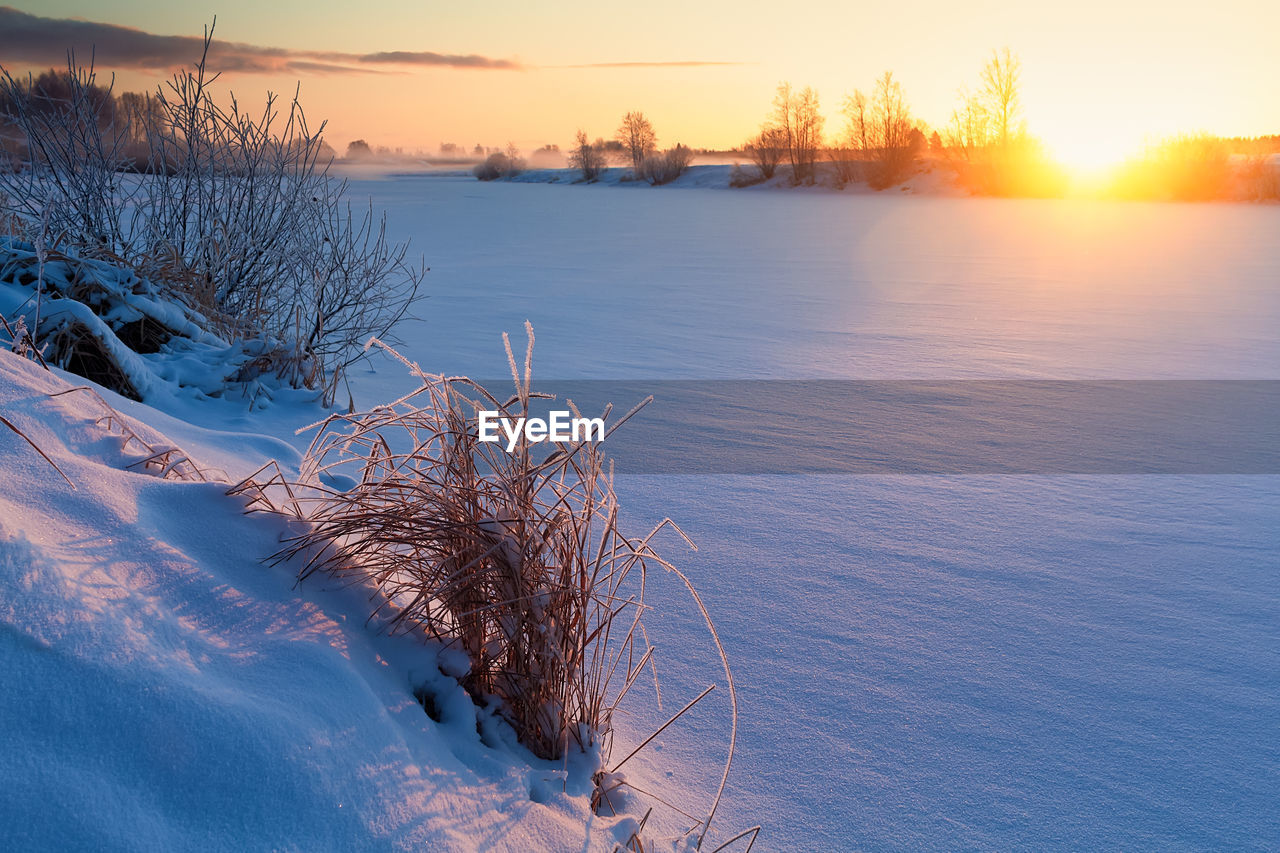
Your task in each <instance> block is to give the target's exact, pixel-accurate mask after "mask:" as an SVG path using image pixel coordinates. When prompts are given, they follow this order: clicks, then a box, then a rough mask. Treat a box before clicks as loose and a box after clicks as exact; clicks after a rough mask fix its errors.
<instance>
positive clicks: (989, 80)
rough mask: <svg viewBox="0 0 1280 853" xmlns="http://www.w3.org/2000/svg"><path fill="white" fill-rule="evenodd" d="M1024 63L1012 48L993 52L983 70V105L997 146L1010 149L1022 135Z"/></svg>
mask: <svg viewBox="0 0 1280 853" xmlns="http://www.w3.org/2000/svg"><path fill="white" fill-rule="evenodd" d="M1021 82H1022V61H1021V60H1019V59H1018V57H1017V56H1015V55H1014V54H1013V52H1012V51H1011V50H1009V48H1007V47H1006V48H1005V49H1004V50H1003V51H992V52H991V59H989V60H988V61H987V64H986V65H985V66H984V67H983V69H982V102H983V105H984V106H985V107H986V110H987V112H988V114H989V115H990V117H991V125H992V133H993V135H994V136H995V142H996V143H997V144H999V145H1000V146H1001V147H1004V146H1007V145H1008V144H1009V143H1010V142H1012V141H1013V139H1014V138H1015V137H1016V136H1018V135H1019V134H1020V132H1021V126H1020V117H1021V114H1022V99H1021Z"/></svg>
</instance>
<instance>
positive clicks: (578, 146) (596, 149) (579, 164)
mask: <svg viewBox="0 0 1280 853" xmlns="http://www.w3.org/2000/svg"><path fill="white" fill-rule="evenodd" d="M569 166H570V168H573V169H577V170H578V171H579V172H581V173H582V180H584V181H587V182H588V183H590V182H592V181H596V180H599V178H600V175H601V174H602V173H603V172H604V170H605V169H606V168H607V166H608V163H607V161H606V157H605V148H604V145H603V143H602V142H601V141H597V142H596V143H592V142H591V141H589V140H588V139H587V134H586V133H584V132H583V131H581V130H579V131H578V132H577V134H576V135H575V136H574V144H573V149H572V150H571V151H570V152H569Z"/></svg>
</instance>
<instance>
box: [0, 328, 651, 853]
mask: <svg viewBox="0 0 1280 853" xmlns="http://www.w3.org/2000/svg"><path fill="white" fill-rule="evenodd" d="M70 379H71V380H72V381H71V382H69V381H68V379H67V378H66V377H65V375H64V374H61V373H60V372H48V371H45V370H43V369H42V368H40V367H39V366H38V365H36V364H35V363H33V362H30V361H26V360H24V359H22V358H19V357H18V356H16V355H13V354H11V353H8V352H3V351H0V413H3V414H4V416H5V417H6V418H8V419H9V420H10V421H12V422H13V423H14V426H15V427H17V428H18V429H20V430H21V431H22V432H23V433H24V434H25V435H26V436H27V437H28V438H29V439H30V440H31V441H32V442H34V443H35V444H36V445H37V446H39V447H40V448H41V449H42V450H43V451H44V453H46V454H47V455H48V456H49V458H50V459H51V460H52V462H54V463H56V465H57V466H58V468H60V469H61V470H62V471H64V472H65V473H66V476H67V477H68V478H69V479H70V481H71V483H73V484H74V488H73V487H72V486H69V485H68V484H67V483H66V482H64V481H63V480H62V479H61V478H59V477H58V476H57V474H56V473H55V472H54V471H53V469H52V468H51V467H50V463H49V462H47V461H46V460H44V459H42V458H41V457H40V456H39V455H38V454H37V453H35V452H34V451H33V450H32V449H31V447H30V446H29V445H28V444H27V443H26V442H25V441H23V439H22V438H21V437H19V436H18V435H16V434H14V433H13V432H12V431H10V430H9V429H7V428H4V427H3V426H0V454H3V458H4V460H5V463H4V473H5V476H4V478H3V480H2V481H0V649H2V651H0V679H3V682H4V684H5V687H6V690H5V695H4V698H3V700H0V730H3V732H4V738H5V746H4V749H3V750H0V778H2V779H3V780H4V781H5V788H6V791H7V792H8V793H7V795H6V796H5V797H3V798H0V848H3V849H6V850H34V849H97V850H104V849H205V850H218V849H228V850H243V849H280V850H326V849H330V850H359V849H388V848H396V849H410V848H412V849H419V850H421V849H429V850H473V849H477V848H484V849H511V850H545V849H558V850H564V849H597V848H604V849H608V848H609V847H611V846H612V845H613V842H614V840H615V830H617V831H619V832H621V831H622V830H623V828H625V827H628V826H630V825H631V824H633V823H634V821H628V820H626V819H623V820H621V821H614V820H606V819H603V818H593V817H592V816H591V814H590V810H589V806H588V797H589V793H590V783H589V780H588V779H587V775H588V773H587V769H586V768H583V767H575V766H573V764H572V763H571V764H570V765H569V766H568V767H567V770H566V767H565V766H563V765H562V764H560V763H558V762H557V763H549V762H540V761H537V760H536V759H534V758H532V756H531V755H530V754H529V753H528V752H527V751H526V750H525V749H523V748H522V747H520V746H519V745H518V744H517V743H516V742H515V739H514V736H513V735H512V734H511V732H510V729H509V728H508V727H507V726H506V725H505V724H503V723H501V722H499V721H498V720H497V719H496V718H495V717H494V715H493V713H492V710H491V709H480V708H477V707H476V706H475V705H474V704H472V702H471V700H470V699H469V697H468V696H467V694H466V693H465V692H463V691H462V689H461V688H460V687H459V686H458V684H457V682H456V680H454V679H453V678H451V677H449V676H447V675H445V674H444V671H443V670H449V671H455V670H456V666H453V665H452V663H451V662H450V661H448V660H447V659H444V658H442V654H443V653H442V650H440V649H439V648H438V647H436V646H433V645H431V644H430V643H428V642H426V641H425V640H422V639H415V638H412V637H396V638H389V637H386V636H383V635H380V634H378V633H377V631H376V626H367V625H366V624H365V618H366V615H367V613H368V604H367V602H366V601H365V600H364V599H365V597H364V595H363V594H362V593H359V592H356V591H354V590H339V589H325V588H323V587H322V586H321V585H320V584H318V583H315V582H308V583H306V584H303V585H301V586H300V587H299V588H297V589H294V588H293V585H294V584H293V574H292V571H291V570H290V567H289V566H280V567H274V568H272V567H268V566H266V565H264V564H263V562H262V559H263V558H264V557H265V556H267V555H270V554H271V553H273V552H274V551H276V550H277V549H278V547H279V537H280V535H281V534H282V533H284V532H285V527H284V522H282V521H281V520H279V519H277V518H275V517H270V516H267V515H245V514H244V512H243V509H244V501H243V500H240V499H236V498H231V497H228V496H227V495H226V490H227V485H226V484H225V483H219V482H200V481H199V480H191V481H188V480H184V479H181V478H178V477H173V478H170V479H164V478H162V477H160V476H157V474H160V473H161V471H160V469H158V468H148V467H146V466H142V465H138V464H136V463H139V462H140V461H142V460H143V459H144V458H145V452H144V451H143V450H142V447H141V445H142V444H146V445H148V446H150V447H176V446H178V445H183V444H185V449H184V453H187V452H189V453H190V457H191V459H192V462H193V463H194V464H195V465H196V466H198V467H199V468H200V469H201V470H203V471H205V472H206V474H209V475H210V476H211V477H214V478H217V479H221V478H222V476H223V475H221V474H218V473H215V472H214V470H213V469H214V468H229V469H237V470H238V471H239V472H243V471H244V470H245V469H246V468H252V467H254V466H256V464H257V463H259V462H260V461H261V460H262V459H263V458H265V457H267V456H272V455H274V456H279V457H280V458H281V459H282V462H283V464H286V465H288V464H294V465H296V459H297V457H296V454H292V456H291V455H290V454H291V452H290V450H289V448H288V447H287V446H286V445H284V444H283V443H281V442H278V441H275V440H273V439H267V438H261V437H260V438H259V439H257V440H245V439H244V437H242V436H237V435H235V434H225V433H224V434H219V433H218V431H217V430H213V429H208V428H202V427H194V426H190V425H183V424H182V423H181V422H180V421H177V420H175V419H173V418H171V417H169V416H165V415H161V414H159V413H158V412H156V411H155V410H153V409H150V408H148V407H147V406H144V405H142V404H138V403H134V404H128V403H127V401H122V399H121V398H119V397H116V396H114V395H110V394H104V398H105V399H106V400H107V402H108V404H109V405H111V406H113V407H114V406H115V405H117V404H118V405H119V406H120V408H122V409H127V410H128V411H127V413H119V412H117V413H116V414H115V416H114V419H113V420H112V421H110V422H104V421H103V420H102V418H103V415H104V406H103V402H102V401H100V400H98V399H96V398H95V397H94V396H93V395H92V394H89V393H87V392H84V391H72V392H70V393H66V394H61V395H59V396H51V395H52V394H56V393H58V392H61V391H66V390H67V389H70V388H72V387H75V385H73V384H72V383H73V382H74V383H75V384H80V383H79V382H78V380H76V378H75V377H70ZM295 414H297V413H296V412H295ZM147 421H151V422H153V423H154V424H156V425H159V426H165V427H168V426H172V427H174V429H175V434H174V435H172V436H168V435H165V434H164V432H162V430H161V429H158V428H156V426H152V425H151V424H149V423H147ZM127 434H132V435H134V436H136V437H137V441H130V440H129V439H128V438H127V437H126V436H127ZM130 466H132V467H130ZM237 470H232V471H230V472H229V474H228V475H227V476H231V477H234V476H236V475H237ZM442 666H443V670H442ZM415 692H417V693H418V694H419V695H430V696H431V700H430V702H431V704H432V706H433V708H434V710H435V716H437V717H439V720H438V721H436V720H434V719H432V717H431V716H428V714H427V713H426V712H425V711H424V708H423V705H422V704H420V702H419V700H418V699H415Z"/></svg>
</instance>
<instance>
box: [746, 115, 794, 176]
mask: <svg viewBox="0 0 1280 853" xmlns="http://www.w3.org/2000/svg"><path fill="white" fill-rule="evenodd" d="M743 150H745V151H746V153H747V156H749V157H750V158H751V162H752V163H754V164H755V166H756V168H757V169H758V170H759V171H760V180H762V181H767V180H769V179H770V178H772V177H773V176H774V174H775V173H776V172H777V171H778V164H779V163H781V162H782V158H783V157H786V156H787V140H786V131H784V130H782V129H781V128H778V127H773V126H771V125H766V126H765V127H764V128H762V129H761V130H760V132H759V133H757V134H756V135H755V136H753V137H751V139H749V140H747V144H746V145H745V146H743Z"/></svg>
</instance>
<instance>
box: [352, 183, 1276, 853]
mask: <svg viewBox="0 0 1280 853" xmlns="http://www.w3.org/2000/svg"><path fill="white" fill-rule="evenodd" d="M355 191H356V193H357V194H364V193H369V194H371V195H372V196H373V197H374V199H375V200H376V201H377V202H378V203H381V204H385V205H387V206H388V207H389V209H390V210H391V211H392V220H393V226H394V227H395V229H396V231H397V233H399V234H404V235H410V234H411V235H412V236H413V237H414V239H415V242H416V245H418V246H419V247H420V248H421V250H422V251H423V252H425V253H426V255H427V258H428V262H429V263H430V264H431V266H432V273H431V274H430V276H429V279H428V281H429V289H430V293H431V294H432V295H431V298H430V299H429V300H428V301H427V303H426V305H425V308H424V311H423V321H422V322H421V323H420V324H419V325H417V326H415V327H414V328H413V330H412V331H410V332H409V333H408V334H407V337H408V342H407V345H406V347H405V350H406V352H407V353H409V354H411V355H412V357H413V358H415V359H417V360H419V361H421V362H422V363H423V364H424V365H431V367H432V369H438V370H442V371H446V372H448V371H465V372H468V373H470V374H471V375H484V376H502V375H503V373H504V364H503V358H504V357H503V355H502V351H501V349H500V347H499V346H497V343H498V340H499V337H498V336H499V334H500V332H501V331H502V330H516V329H518V328H519V327H520V324H521V323H522V322H523V321H524V320H525V319H526V318H527V319H530V320H532V322H533V324H534V327H535V329H536V331H537V335H538V345H537V349H536V352H535V375H540V376H541V377H542V378H543V379H547V380H549V379H553V378H557V377H564V378H619V377H626V378H652V379H665V378H675V377H680V378H775V379H776V378H815V377H824V378H927V379H939V378H973V377H984V378H985V377H1000V378H1021V377H1026V378H1201V379H1206V378H1218V379H1243V378H1255V379H1256V378H1261V379H1277V378H1280V332H1278V331H1277V330H1278V329H1280V286H1278V283H1280V248H1277V244H1276V239H1275V237H1276V235H1277V234H1280V209H1277V208H1275V207H1257V206H1245V205H1154V204H1124V203H1102V202H1064V201H1043V202H1042V201H1003V200H983V199H946V198H924V197H918V196H917V197H911V198H898V197H884V196H859V197H847V196H842V195H837V194H813V193H773V192H761V193H749V192H748V193H742V192H738V191H731V190H711V189H681V188H662V189H656V190H653V189H648V188H634V190H633V189H632V188H614V187H601V186H546V185H543V186H538V185H512V184H490V185H485V184H480V183H478V182H474V181H470V180H466V179H450V178H417V179H415V178H400V179H396V180H385V181H370V182H361V183H360V184H358V185H357V186H356V187H355ZM401 381H402V380H401V377H400V376H399V374H398V373H397V371H395V370H394V369H390V368H379V369H378V370H377V372H376V373H371V374H368V375H365V376H361V377H359V379H358V381H357V383H356V390H357V395H358V396H359V397H363V399H364V400H365V402H373V401H375V400H378V399H382V398H386V397H389V396H390V395H391V394H393V393H394V392H395V391H397V390H399V388H400V387H401V385H400V383H401ZM619 402H623V403H626V402H630V401H619ZM620 491H621V497H622V499H623V502H624V506H626V507H628V508H629V509H630V511H631V513H632V514H633V515H634V517H635V519H636V526H637V528H646V526H647V525H648V524H650V523H652V522H653V521H656V520H657V519H660V518H661V517H662V516H664V515H671V516H672V517H674V518H676V519H677V520H678V521H679V522H680V524H681V525H682V526H683V527H684V528H685V529H686V530H687V531H688V532H689V533H690V534H691V536H693V538H694V539H695V540H696V541H697V542H698V544H699V546H700V548H701V550H700V551H699V552H698V553H697V554H684V553H681V552H680V551H679V550H678V548H677V544H678V543H671V544H670V546H669V547H670V550H671V551H672V553H673V554H674V555H676V556H677V557H678V559H680V561H681V564H682V565H683V566H685V567H687V568H688V570H689V571H690V572H691V573H692V575H693V577H694V580H695V582H697V583H698V584H699V585H700V588H701V589H702V591H703V594H704V597H705V598H706V599H707V601H708V605H709V607H710V608H711V610H712V613H713V615H714V616H715V617H717V619H718V621H719V625H720V630H721V634H722V636H723V637H724V638H725V640H726V642H727V643H728V645H729V651H730V654H731V655H732V659H733V662H734V663H735V665H736V667H737V675H738V679H739V682H740V693H741V695H742V729H743V730H742V733H741V738H740V741H739V748H740V753H739V758H738V763H737V764H736V766H735V771H734V775H733V777H732V782H731V785H730V788H729V791H728V800H727V804H726V806H725V807H724V808H725V809H726V811H725V812H724V815H723V820H724V823H725V825H726V826H739V827H742V826H747V825H750V824H751V823H754V822H762V823H764V824H765V827H766V831H765V834H764V835H763V836H762V837H761V841H760V845H761V846H762V847H763V848H764V849H767V850H846V849H993V850H1007V849H1049V848H1057V849H1179V848H1181V849H1204V848H1233V849H1244V848H1257V849H1265V848H1275V847H1277V846H1280V809H1277V807H1276V805H1277V803H1280V775H1278V774H1277V769H1276V768H1277V767H1280V634H1278V630H1280V628H1278V626H1280V478H1277V477H1275V476H1242V477H1214V476H1186V477H1169V476H1144V477H1133V476H1131V477H1115V476H1112V477H1107V476H1096V477H1080V476H1076V477H1030V476H1021V477H1015V476H1005V477H1001V476H972V477H907V476H881V477H871V476H863V477H799V476H777V477H763V476H762V477H724V476H710V475H705V476H685V477H675V476H637V477H629V478H625V479H624V481H623V482H622V484H621V488H620ZM672 607H673V609H675V610H676V612H678V613H679V614H680V616H679V617H678V618H676V619H674V620H667V621H665V622H664V623H663V625H662V626H661V627H662V628H663V629H665V630H667V632H668V633H669V634H671V635H673V636H674V638H675V640H676V641H675V642H672V641H670V640H669V641H668V642H666V643H665V644H664V643H663V642H662V640H659V641H658V642H659V645H660V647H661V648H662V657H663V658H664V659H665V660H666V661H667V663H666V665H665V667H664V668H662V669H661V670H660V671H661V674H662V675H663V678H664V683H669V684H670V685H671V686H670V687H669V688H668V689H669V691H670V692H671V693H672V694H673V695H682V696H683V695H690V694H691V693H692V692H693V691H695V690H697V689H700V688H701V687H702V686H703V685H704V684H705V683H707V682H709V681H714V680H716V670H715V666H714V659H713V658H711V657H710V650H709V649H708V648H706V647H705V645H701V644H698V643H695V642H694V641H693V637H695V636H696V635H697V627H698V621H697V617H696V614H695V613H693V612H691V611H690V610H689V609H687V608H683V604H682V603H681V601H680V599H679V598H678V597H676V596H675V595H674V594H673V596H672ZM681 608H683V609H681ZM713 698H714V694H713ZM708 701H709V702H710V701H711V700H708ZM719 701H720V704H718V705H715V706H713V707H709V708H707V709H705V710H704V711H702V712H700V713H698V714H697V715H695V716H692V717H691V718H690V719H689V720H688V722H687V724H686V722H685V721H683V720H682V721H681V723H680V724H678V725H677V726H676V727H673V729H670V730H668V732H666V733H664V736H663V742H664V744H665V747H664V750H663V751H662V752H659V753H653V754H652V755H653V756H656V757H657V759H658V760H656V761H652V762H651V763H650V765H648V766H647V772H649V773H651V774H652V775H653V776H654V777H655V778H662V777H663V774H664V773H666V772H671V773H674V774H675V775H674V777H672V778H671V779H668V784H671V785H676V786H679V785H691V786H692V783H693V782H695V781H696V782H698V783H699V785H698V786H696V787H698V789H699V790H701V791H706V790H708V789H710V788H712V787H713V786H712V784H711V783H712V782H713V781H714V775H715V771H716V767H715V761H714V760H713V759H715V758H718V757H719V754H720V753H719V752H718V751H717V749H718V747H719V745H720V744H721V742H722V739H723V729H722V726H721V725H720V721H721V720H722V719H723V712H724V702H723V697H719ZM655 720H658V715H653V716H650V717H648V718H645V719H643V720H639V721H637V731H638V732H640V731H644V730H645V728H646V726H649V725H650V724H652V723H653V722H654V721H655ZM663 761H666V762H668V766H665V767H664V766H663V764H662V762H663ZM697 796H703V795H693V794H691V795H690V799H691V800H692V801H698V800H697ZM694 811H695V812H696V811H697V810H696V809H694Z"/></svg>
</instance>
